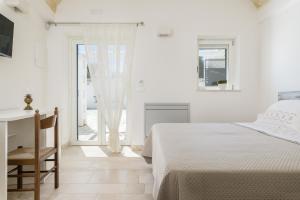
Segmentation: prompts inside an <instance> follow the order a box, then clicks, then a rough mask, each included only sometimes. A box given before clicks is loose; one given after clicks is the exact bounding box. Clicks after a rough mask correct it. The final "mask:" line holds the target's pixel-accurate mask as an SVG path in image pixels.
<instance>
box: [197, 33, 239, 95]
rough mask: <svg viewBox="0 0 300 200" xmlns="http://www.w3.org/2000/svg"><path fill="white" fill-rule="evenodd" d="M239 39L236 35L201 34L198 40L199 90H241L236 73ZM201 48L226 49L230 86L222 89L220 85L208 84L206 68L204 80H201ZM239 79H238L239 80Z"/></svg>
mask: <svg viewBox="0 0 300 200" xmlns="http://www.w3.org/2000/svg"><path fill="white" fill-rule="evenodd" d="M236 41H237V39H236V38H235V37H207V36H199V37H198V40H197V90H200V91H201V90H204V91H210V90H212V91H218V90H219V91H239V80H238V78H237V77H234V76H237V75H236V74H237V73H238V72H239V69H238V63H237V61H238V52H237V50H238V49H237V42H236ZM200 49H226V50H227V53H226V54H227V55H226V58H225V59H226V79H227V82H228V85H229V86H230V87H229V88H227V89H225V90H220V89H219V88H218V86H206V83H205V69H204V76H203V80H201V78H200V76H199V73H200ZM237 80H238V81H237Z"/></svg>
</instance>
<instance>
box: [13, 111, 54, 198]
mask: <svg viewBox="0 0 300 200" xmlns="http://www.w3.org/2000/svg"><path fill="white" fill-rule="evenodd" d="M34 118H35V145H34V148H25V147H22V146H20V147H18V149H16V150H14V151H11V152H9V154H8V165H13V166H17V167H16V168H14V169H12V170H10V171H9V172H8V177H9V178H17V189H8V192H20V191H33V192H34V200H40V181H41V179H43V178H45V177H46V176H47V175H48V174H49V173H55V175H54V180H55V181H54V182H55V183H54V185H55V189H57V188H58V187H59V158H58V109H57V108H55V111H54V115H52V116H50V117H48V118H46V119H42V120H41V116H40V114H39V111H38V110H37V111H36V112H35V116H34ZM49 128H54V147H45V148H41V146H40V135H41V130H45V129H49ZM51 156H54V158H53V157H52V158H50V157H51ZM49 161H51V162H54V166H53V167H52V168H51V169H50V170H41V169H40V168H41V163H43V162H49ZM25 165H31V166H34V171H23V166H25ZM15 172H17V173H15ZM25 177H34V188H23V178H25Z"/></svg>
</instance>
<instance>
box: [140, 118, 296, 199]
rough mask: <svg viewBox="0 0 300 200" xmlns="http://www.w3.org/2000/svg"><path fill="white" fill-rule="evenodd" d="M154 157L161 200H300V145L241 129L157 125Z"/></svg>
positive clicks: (151, 142) (150, 147) (148, 151)
mask: <svg viewBox="0 0 300 200" xmlns="http://www.w3.org/2000/svg"><path fill="white" fill-rule="evenodd" d="M143 155H144V156H146V157H152V164H153V176H154V187H153V196H154V198H155V199H157V200H299V199H300V145H299V144H296V143H293V142H289V141H286V140H282V139H280V138H276V137H272V136H270V135H267V134H263V133H261V132H259V131H256V130H253V129H251V128H247V127H243V126H241V125H237V124H214V123H211V124H158V125H155V126H153V128H152V133H151V135H150V137H149V138H148V140H147V142H146V144H145V150H144V153H143Z"/></svg>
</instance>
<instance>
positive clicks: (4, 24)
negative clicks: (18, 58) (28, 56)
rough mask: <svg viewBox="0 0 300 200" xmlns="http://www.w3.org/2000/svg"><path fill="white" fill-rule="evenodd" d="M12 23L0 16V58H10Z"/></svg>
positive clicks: (12, 33) (12, 35)
mask: <svg viewBox="0 0 300 200" xmlns="http://www.w3.org/2000/svg"><path fill="white" fill-rule="evenodd" d="M13 38H14V23H13V22H12V21H10V20H9V19H7V18H6V17H4V16H3V15H1V14H0V56H5V57H12V49H13Z"/></svg>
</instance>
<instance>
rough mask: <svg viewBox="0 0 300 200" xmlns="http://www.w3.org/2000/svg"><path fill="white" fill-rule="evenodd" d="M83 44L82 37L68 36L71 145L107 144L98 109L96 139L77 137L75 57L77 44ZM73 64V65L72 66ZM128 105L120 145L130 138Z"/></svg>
mask: <svg viewBox="0 0 300 200" xmlns="http://www.w3.org/2000/svg"><path fill="white" fill-rule="evenodd" d="M78 44H84V40H83V38H82V37H79V36H77V37H69V52H70V54H69V69H70V70H69V72H70V73H69V88H70V91H69V95H70V97H71V98H70V107H71V109H70V110H71V117H70V118H71V145H84V146H88V145H91V146H95V145H107V142H106V124H105V120H104V117H103V116H102V114H101V113H99V111H98V133H97V137H98V140H97V141H79V140H78V139H77V137H78V108H77V106H78V105H77V101H78V100H77V99H78V85H77V84H78V82H77V78H78V77H77V72H78V61H77V59H78V57H77V45H78ZM74 66H75V67H74ZM128 107H129V102H128V103H127V108H126V110H127V113H126V124H127V125H126V126H127V136H126V139H125V141H123V142H122V143H121V145H129V143H130V141H131V138H130V135H129V134H128V131H129V126H128V125H129V123H128V117H129V115H128Z"/></svg>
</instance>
